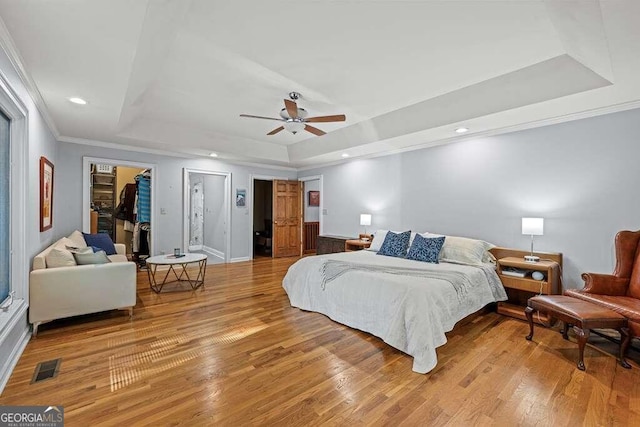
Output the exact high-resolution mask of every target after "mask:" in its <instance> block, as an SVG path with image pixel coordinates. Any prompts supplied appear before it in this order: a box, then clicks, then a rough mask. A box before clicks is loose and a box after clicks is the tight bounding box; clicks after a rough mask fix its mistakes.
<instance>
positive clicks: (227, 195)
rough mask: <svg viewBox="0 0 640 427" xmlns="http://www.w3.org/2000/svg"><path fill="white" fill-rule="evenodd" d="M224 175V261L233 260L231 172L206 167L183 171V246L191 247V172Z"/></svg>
mask: <svg viewBox="0 0 640 427" xmlns="http://www.w3.org/2000/svg"><path fill="white" fill-rule="evenodd" d="M190 173H198V174H202V175H218V176H224V204H225V206H224V209H223V210H224V213H225V216H226V218H225V226H224V232H225V239H224V240H225V242H224V244H225V250H224V262H225V263H228V262H229V261H230V260H231V172H218V171H211V170H206V169H192V168H183V172H182V247H183V248H184V249H183V250H184V251H185V252H186V251H187V249H188V248H189V195H190V193H189V174H190Z"/></svg>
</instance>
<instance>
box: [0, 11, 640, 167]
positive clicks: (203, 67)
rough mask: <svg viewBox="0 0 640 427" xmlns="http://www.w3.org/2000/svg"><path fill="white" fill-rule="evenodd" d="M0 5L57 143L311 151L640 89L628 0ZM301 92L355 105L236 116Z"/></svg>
mask: <svg viewBox="0 0 640 427" xmlns="http://www.w3.org/2000/svg"><path fill="white" fill-rule="evenodd" d="M0 17H2V20H3V21H4V26H5V27H6V31H5V32H4V34H5V35H4V37H3V38H4V39H5V40H3V45H5V46H14V47H15V52H14V55H15V56H17V57H18V58H17V59H18V61H20V62H21V63H22V65H23V66H24V69H25V70H26V73H27V74H28V79H29V80H31V81H32V82H33V84H34V86H35V87H34V88H32V89H33V90H34V91H35V92H36V93H37V94H38V96H37V98H40V99H39V100H38V101H40V103H41V105H40V107H41V109H43V110H44V111H45V115H46V116H48V117H50V120H51V121H52V122H53V127H54V128H55V129H54V131H55V132H57V133H58V135H57V136H58V138H59V139H60V140H63V141H72V142H86V143H100V142H103V143H111V144H121V145H123V146H127V147H129V148H131V147H135V148H139V149H143V150H160V151H164V152H173V153H178V154H182V155H208V154H209V153H210V152H216V153H218V155H219V157H220V158H226V159H229V160H235V161H252V162H259V163H264V164H272V165H281V166H292V167H309V166H313V165H317V164H322V163H327V162H332V161H337V160H340V159H341V154H342V153H344V152H348V153H349V154H351V156H352V157H357V156H367V155H378V154H382V153H388V152H395V151H400V150H409V149H414V148H418V147H423V146H429V145H434V144H441V143H446V142H451V141H455V140H457V139H459V138H468V137H469V136H470V135H471V136H473V135H480V134H482V135H484V134H488V133H498V132H504V131H507V130H512V129H518V128H523V127H531V126H536V125H542V124H545V123H549V122H557V121H563V120H569V119H572V118H575V117H582V116H585V115H592V114H598V113H599V112H605V111H612V110H616V109H625V108H632V107H634V106H638V104H637V101H638V99H640V82H639V81H638V79H637V77H636V76H637V75H640V57H639V56H640V55H639V53H638V50H637V46H639V45H640V27H638V26H637V22H638V19H639V18H640V2H637V1H634V0H617V1H605V0H603V1H596V0H593V1H591V0H576V1H570V0H568V1H555V0H548V1H533V0H532V1H528V0H522V1H519V0H513V1H493V0H488V1H483V0H469V1H331V2H319V1H310V0H308V1H300V0H296V1H266V0H256V1H247V0H245V1H218V0H216V1H211V0H191V1H188V0H186V1H136V2H131V1H127V0H108V1H107V0H104V1H91V2H86V1H81V0H58V1H55V2H52V1H44V0H22V1H20V2H17V1H11V0H0ZM293 90H295V91H298V92H300V93H301V94H302V99H300V100H299V101H298V104H299V105H300V106H301V107H304V108H305V109H307V110H308V111H309V114H310V115H312V116H314V115H325V114H339V113H344V114H346V115H347V121H346V122H344V123H322V124H321V125H319V127H320V128H322V129H323V130H325V131H326V132H328V133H327V135H325V136H322V137H315V136H312V135H311V134H308V133H306V132H302V133H298V134H296V135H293V134H291V133H288V132H280V133H278V134H277V135H274V136H267V135H266V133H267V132H269V131H270V130H271V129H273V128H274V126H273V124H274V122H269V121H262V120H249V119H243V118H240V117H239V114H241V113H248V114H257V115H263V116H272V117H277V116H278V112H279V111H280V109H281V108H282V106H283V103H282V100H283V98H285V97H286V96H287V94H288V93H289V92H290V91H293ZM72 96H79V97H82V98H84V99H86V100H87V101H88V104H87V105H85V106H79V105H75V104H72V103H70V102H69V101H68V98H69V97H72ZM460 126H464V127H467V128H469V129H470V131H469V132H468V134H466V135H464V136H458V135H456V133H455V132H454V130H455V129H456V128H458V127H460Z"/></svg>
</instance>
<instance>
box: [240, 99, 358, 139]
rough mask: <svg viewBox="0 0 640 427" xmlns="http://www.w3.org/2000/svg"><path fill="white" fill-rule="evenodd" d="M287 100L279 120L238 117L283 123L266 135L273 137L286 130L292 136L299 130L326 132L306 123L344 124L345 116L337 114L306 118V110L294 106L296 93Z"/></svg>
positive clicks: (319, 134)
mask: <svg viewBox="0 0 640 427" xmlns="http://www.w3.org/2000/svg"><path fill="white" fill-rule="evenodd" d="M289 98H291V99H285V100H284V106H285V108H283V109H282V110H280V117H281V118H279V119H276V118H273V117H263V116H253V115H251V114H240V117H248V118H250V119H264V120H276V121H278V122H284V123H283V124H282V126H280V127H278V128H275V129H274V130H272V131H271V132H269V133H268V134H267V135H275V134H276V133H278V132H280V131H282V130H285V129H286V130H288V131H289V132H291V133H292V134H294V135H295V134H296V133H298V132H300V131H301V130H306V131H307V132H311V133H312V134H314V135H317V136H321V135H324V134H325V133H326V132H325V131H322V130H320V129H318V128H316V127H313V126H310V125H308V124H307V123H327V122H344V121H345V120H346V116H345V115H344V114H338V115H335V116H318V117H307V115H308V113H307V110H305V109H304V108H300V107H298V104H296V100H297V99H299V98H300V94H299V93H298V92H289Z"/></svg>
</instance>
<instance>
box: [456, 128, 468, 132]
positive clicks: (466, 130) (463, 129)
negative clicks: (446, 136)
mask: <svg viewBox="0 0 640 427" xmlns="http://www.w3.org/2000/svg"><path fill="white" fill-rule="evenodd" d="M467 132H469V128H465V127H460V128H458V129H456V133H467Z"/></svg>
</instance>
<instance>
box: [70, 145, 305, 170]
mask: <svg viewBox="0 0 640 427" xmlns="http://www.w3.org/2000/svg"><path fill="white" fill-rule="evenodd" d="M58 141H60V142H67V143H69V144H78V145H89V146H92V147H100V148H109V149H112V150H121V151H132V152H137V153H148V154H156V155H160V156H167V157H175V158H181V159H200V158H203V159H210V160H215V161H219V162H223V163H227V164H232V165H238V166H251V167H257V168H262V169H274V170H284V171H291V172H296V171H297V169H296V168H293V167H289V166H280V165H271V164H267V163H254V162H245V161H240V160H233V159H225V158H223V157H216V158H213V157H210V156H208V155H205V154H190V153H180V152H177V151H169V150H159V149H157V148H147V147H138V146H136V145H128V144H120V143H115V142H105V141H99V140H95V139H87V138H75V137H71V136H60V137H59V138H58Z"/></svg>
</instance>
